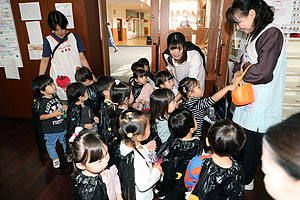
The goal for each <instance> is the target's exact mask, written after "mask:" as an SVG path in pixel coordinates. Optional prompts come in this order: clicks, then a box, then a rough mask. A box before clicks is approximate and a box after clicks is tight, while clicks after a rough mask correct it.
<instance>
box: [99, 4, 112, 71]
mask: <svg viewBox="0 0 300 200" xmlns="http://www.w3.org/2000/svg"><path fill="white" fill-rule="evenodd" d="M99 2H100V6H99V13H100V26H101V45H102V56H103V74H104V75H105V76H110V62H109V48H108V30H107V13H106V0H99Z"/></svg>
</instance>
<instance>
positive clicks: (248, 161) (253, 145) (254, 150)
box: [234, 129, 264, 185]
mask: <svg viewBox="0 0 300 200" xmlns="http://www.w3.org/2000/svg"><path fill="white" fill-rule="evenodd" d="M244 130H245V133H246V136H247V139H246V143H245V146H244V147H243V149H242V150H241V151H240V153H239V154H237V155H236V156H234V158H235V159H236V160H237V161H238V162H239V163H240V164H241V165H242V167H243V168H244V172H245V185H248V184H249V183H251V181H252V180H253V179H254V175H255V172H256V168H257V165H258V164H259V162H260V159H261V155H262V138H263V136H264V133H259V132H254V131H250V130H248V129H244Z"/></svg>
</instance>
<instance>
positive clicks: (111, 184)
mask: <svg viewBox="0 0 300 200" xmlns="http://www.w3.org/2000/svg"><path fill="white" fill-rule="evenodd" d="M102 180H103V182H104V183H105V185H106V190H107V195H108V198H109V200H116V199H117V194H121V193H122V191H121V184H120V179H119V176H118V169H117V167H116V166H115V165H113V166H111V167H110V168H109V169H106V170H105V176H102Z"/></svg>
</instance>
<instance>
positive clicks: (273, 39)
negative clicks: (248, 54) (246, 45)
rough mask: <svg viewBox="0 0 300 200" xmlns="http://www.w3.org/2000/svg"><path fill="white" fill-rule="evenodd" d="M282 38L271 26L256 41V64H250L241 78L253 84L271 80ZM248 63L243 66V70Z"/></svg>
mask: <svg viewBox="0 0 300 200" xmlns="http://www.w3.org/2000/svg"><path fill="white" fill-rule="evenodd" d="M283 42H284V38H283V35H282V33H281V31H280V30H279V29H278V28H276V27H272V28H269V29H268V30H266V31H265V32H264V33H263V34H262V35H261V36H260V37H259V38H258V39H257V41H256V44H255V48H256V51H257V55H258V57H257V62H258V63H257V64H254V65H252V66H251V67H250V68H249V70H248V71H247V73H246V74H245V76H244V78H243V80H244V81H246V82H249V83H253V84H266V83H269V82H270V81H272V79H273V71H274V69H275V67H276V65H277V60H278V58H279V56H280V54H281V51H282V46H283ZM249 64H250V63H246V64H245V65H244V66H243V69H244V70H245V69H246V68H247V67H248V66H249Z"/></svg>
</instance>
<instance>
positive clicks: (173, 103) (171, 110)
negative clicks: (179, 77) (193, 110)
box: [168, 99, 176, 114]
mask: <svg viewBox="0 0 300 200" xmlns="http://www.w3.org/2000/svg"><path fill="white" fill-rule="evenodd" d="M175 108H176V102H175V100H174V99H173V101H171V102H170V103H169V106H168V113H169V114H170V113H172V112H173V111H174V110H175Z"/></svg>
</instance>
